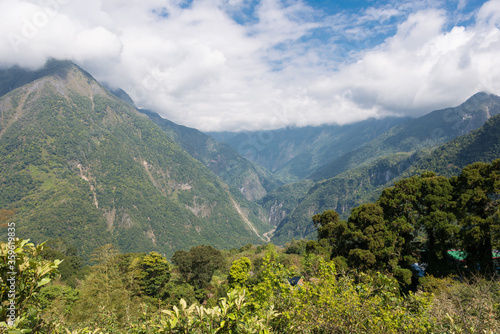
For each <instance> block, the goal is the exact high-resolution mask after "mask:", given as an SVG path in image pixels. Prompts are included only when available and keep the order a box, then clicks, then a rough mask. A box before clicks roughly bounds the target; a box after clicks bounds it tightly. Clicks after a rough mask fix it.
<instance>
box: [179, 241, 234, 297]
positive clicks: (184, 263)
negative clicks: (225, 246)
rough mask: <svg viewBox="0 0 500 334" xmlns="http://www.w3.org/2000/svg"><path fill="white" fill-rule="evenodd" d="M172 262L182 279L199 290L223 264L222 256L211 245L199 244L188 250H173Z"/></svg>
mask: <svg viewBox="0 0 500 334" xmlns="http://www.w3.org/2000/svg"><path fill="white" fill-rule="evenodd" d="M172 262H173V263H174V264H175V265H176V266H177V268H178V269H179V272H180V274H181V276H182V277H183V278H184V280H185V281H186V282H187V283H189V284H191V285H193V286H194V287H195V288H196V289H198V290H200V289H203V288H205V287H206V286H207V285H208V284H209V283H210V281H211V280H212V276H213V274H214V272H215V270H217V269H219V268H221V267H222V266H223V264H224V258H223V256H222V254H221V252H220V251H219V250H217V249H215V248H213V247H212V246H205V245H201V246H196V247H193V248H191V249H190V250H189V252H186V251H183V250H180V251H177V252H175V253H174V255H173V256H172Z"/></svg>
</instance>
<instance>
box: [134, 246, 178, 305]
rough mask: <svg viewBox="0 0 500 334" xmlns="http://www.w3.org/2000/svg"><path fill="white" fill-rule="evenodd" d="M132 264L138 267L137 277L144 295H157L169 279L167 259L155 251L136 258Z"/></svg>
mask: <svg viewBox="0 0 500 334" xmlns="http://www.w3.org/2000/svg"><path fill="white" fill-rule="evenodd" d="M134 266H136V267H138V269H139V272H138V274H137V277H138V278H139V280H140V285H141V286H142V287H143V288H144V292H145V293H146V295H148V296H151V297H159V296H160V293H161V291H162V290H163V289H164V287H165V285H166V284H167V283H168V281H169V280H170V265H169V263H168V260H167V259H166V258H165V257H163V256H162V255H161V254H159V253H157V252H151V253H149V254H148V255H146V256H144V257H143V258H138V259H137V263H136V264H134Z"/></svg>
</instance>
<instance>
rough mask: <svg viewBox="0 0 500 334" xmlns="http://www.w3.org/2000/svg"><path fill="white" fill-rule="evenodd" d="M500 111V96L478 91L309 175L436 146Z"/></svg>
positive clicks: (327, 174)
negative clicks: (462, 101)
mask: <svg viewBox="0 0 500 334" xmlns="http://www.w3.org/2000/svg"><path fill="white" fill-rule="evenodd" d="M499 113H500V97H498V96H496V95H492V94H486V93H477V94H475V95H474V96H472V97H471V98H469V99H468V100H467V101H465V102H464V103H463V104H461V105H460V106H458V107H454V108H446V109H442V110H436V111H433V112H431V113H429V114H427V115H425V116H422V117H419V118H417V119H413V120H410V121H408V122H405V123H402V124H399V125H397V126H395V127H394V128H392V129H390V130H389V131H387V132H386V133H384V134H382V135H381V136H379V137H377V138H375V139H374V140H372V141H371V142H369V143H367V144H366V145H364V146H362V147H360V148H358V149H356V150H354V151H352V152H349V153H347V154H345V155H343V156H341V157H339V158H338V159H336V160H334V161H332V162H330V163H328V164H326V165H324V166H323V167H321V168H319V169H318V170H316V171H315V172H314V173H312V174H311V175H310V176H309V177H310V178H312V179H314V180H323V179H327V178H331V177H334V176H336V175H338V174H340V173H342V172H345V171H347V170H349V169H351V168H355V167H358V166H360V165H363V164H368V163H371V162H373V161H375V160H377V159H378V158H379V157H382V156H387V155H390V154H394V153H398V152H414V151H416V150H420V149H425V148H431V147H436V146H438V145H440V144H442V143H445V142H446V141H449V140H452V139H454V138H456V137H458V136H461V135H464V134H467V133H469V132H470V131H472V130H475V129H477V128H479V127H481V126H482V125H483V124H484V123H485V122H486V121H487V120H488V119H489V118H491V117H492V116H495V115H498V114H499Z"/></svg>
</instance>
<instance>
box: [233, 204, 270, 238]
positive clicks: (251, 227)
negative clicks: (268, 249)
mask: <svg viewBox="0 0 500 334" xmlns="http://www.w3.org/2000/svg"><path fill="white" fill-rule="evenodd" d="M230 198H231V202H233V206H234V208H235V209H236V211H238V214H239V215H240V216H241V218H243V221H244V222H245V223H246V224H247V225H248V227H249V228H250V230H252V232H253V233H255V234H256V235H257V236H258V237H259V238H260V239H261V240H262V241H264V242H266V239H264V238H263V237H262V236H261V235H260V234H259V232H258V231H257V229H256V228H255V226H253V224H252V222H251V221H250V220H248V218H247V217H246V216H245V214H244V213H243V211H241V208H240V206H239V205H238V203H236V201H235V200H234V199H233V198H232V197H230ZM267 239H269V238H267ZM269 240H270V239H269ZM267 242H269V241H267Z"/></svg>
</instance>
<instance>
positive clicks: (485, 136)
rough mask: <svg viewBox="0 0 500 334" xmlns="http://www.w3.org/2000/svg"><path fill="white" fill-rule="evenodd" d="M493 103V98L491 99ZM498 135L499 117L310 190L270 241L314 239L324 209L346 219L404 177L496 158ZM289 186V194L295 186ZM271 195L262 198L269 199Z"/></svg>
mask: <svg viewBox="0 0 500 334" xmlns="http://www.w3.org/2000/svg"><path fill="white" fill-rule="evenodd" d="M492 98H493V99H496V97H494V96H492ZM491 107H495V106H494V105H491ZM499 136H500V115H496V116H493V117H491V118H490V119H489V120H488V121H487V122H486V123H485V124H484V125H483V126H482V127H480V128H479V129H476V130H474V131H472V132H470V133H468V134H466V135H463V136H459V137H457V138H455V139H454V140H452V141H449V142H447V143H445V144H443V145H441V146H439V147H438V148H436V149H433V150H431V149H426V150H420V151H417V152H414V153H412V152H401V153H396V154H392V155H388V156H386V157H382V158H379V159H377V160H375V161H373V162H371V163H369V164H367V165H363V166H360V167H357V168H352V169H350V170H349V171H347V172H344V173H341V174H339V175H337V176H335V177H333V178H330V179H327V180H322V181H319V182H317V183H315V184H314V185H313V186H312V187H311V188H310V189H309V191H308V192H307V195H306V196H304V197H302V198H300V199H296V202H298V205H297V206H296V207H295V208H293V209H292V210H291V212H290V208H289V207H288V211H289V213H288V214H287V215H286V216H284V218H283V220H282V221H281V222H279V224H278V226H277V229H276V232H275V234H274V237H273V242H275V243H278V244H283V243H285V242H287V241H289V240H291V239H292V238H295V239H299V238H302V237H307V236H309V237H315V229H314V227H313V224H312V220H311V217H312V215H314V214H316V213H321V212H323V211H325V210H336V211H337V212H338V213H339V214H340V215H341V217H342V218H344V219H345V218H347V217H348V216H349V214H350V211H351V209H352V208H353V207H356V206H359V205H360V204H362V203H367V202H370V201H373V200H374V199H376V198H377V197H378V196H379V195H380V193H381V191H382V190H383V189H384V188H385V187H387V186H390V185H392V184H393V183H394V182H395V181H396V180H398V179H401V178H403V177H410V176H413V175H419V174H421V173H422V172H423V171H425V170H430V171H434V172H436V173H437V174H439V175H443V176H452V175H457V174H458V173H460V171H461V170H462V168H464V167H465V166H467V165H469V164H472V163H474V162H477V161H482V162H491V161H493V160H495V159H498V158H500V137H499ZM291 187H292V189H293V186H291ZM272 195H273V194H270V195H269V196H268V197H266V198H271V196H272ZM288 196H290V195H288ZM266 198H265V199H266ZM287 201H288V200H287V197H277V198H273V200H272V203H275V205H279V204H280V203H287ZM263 205H266V203H263Z"/></svg>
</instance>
